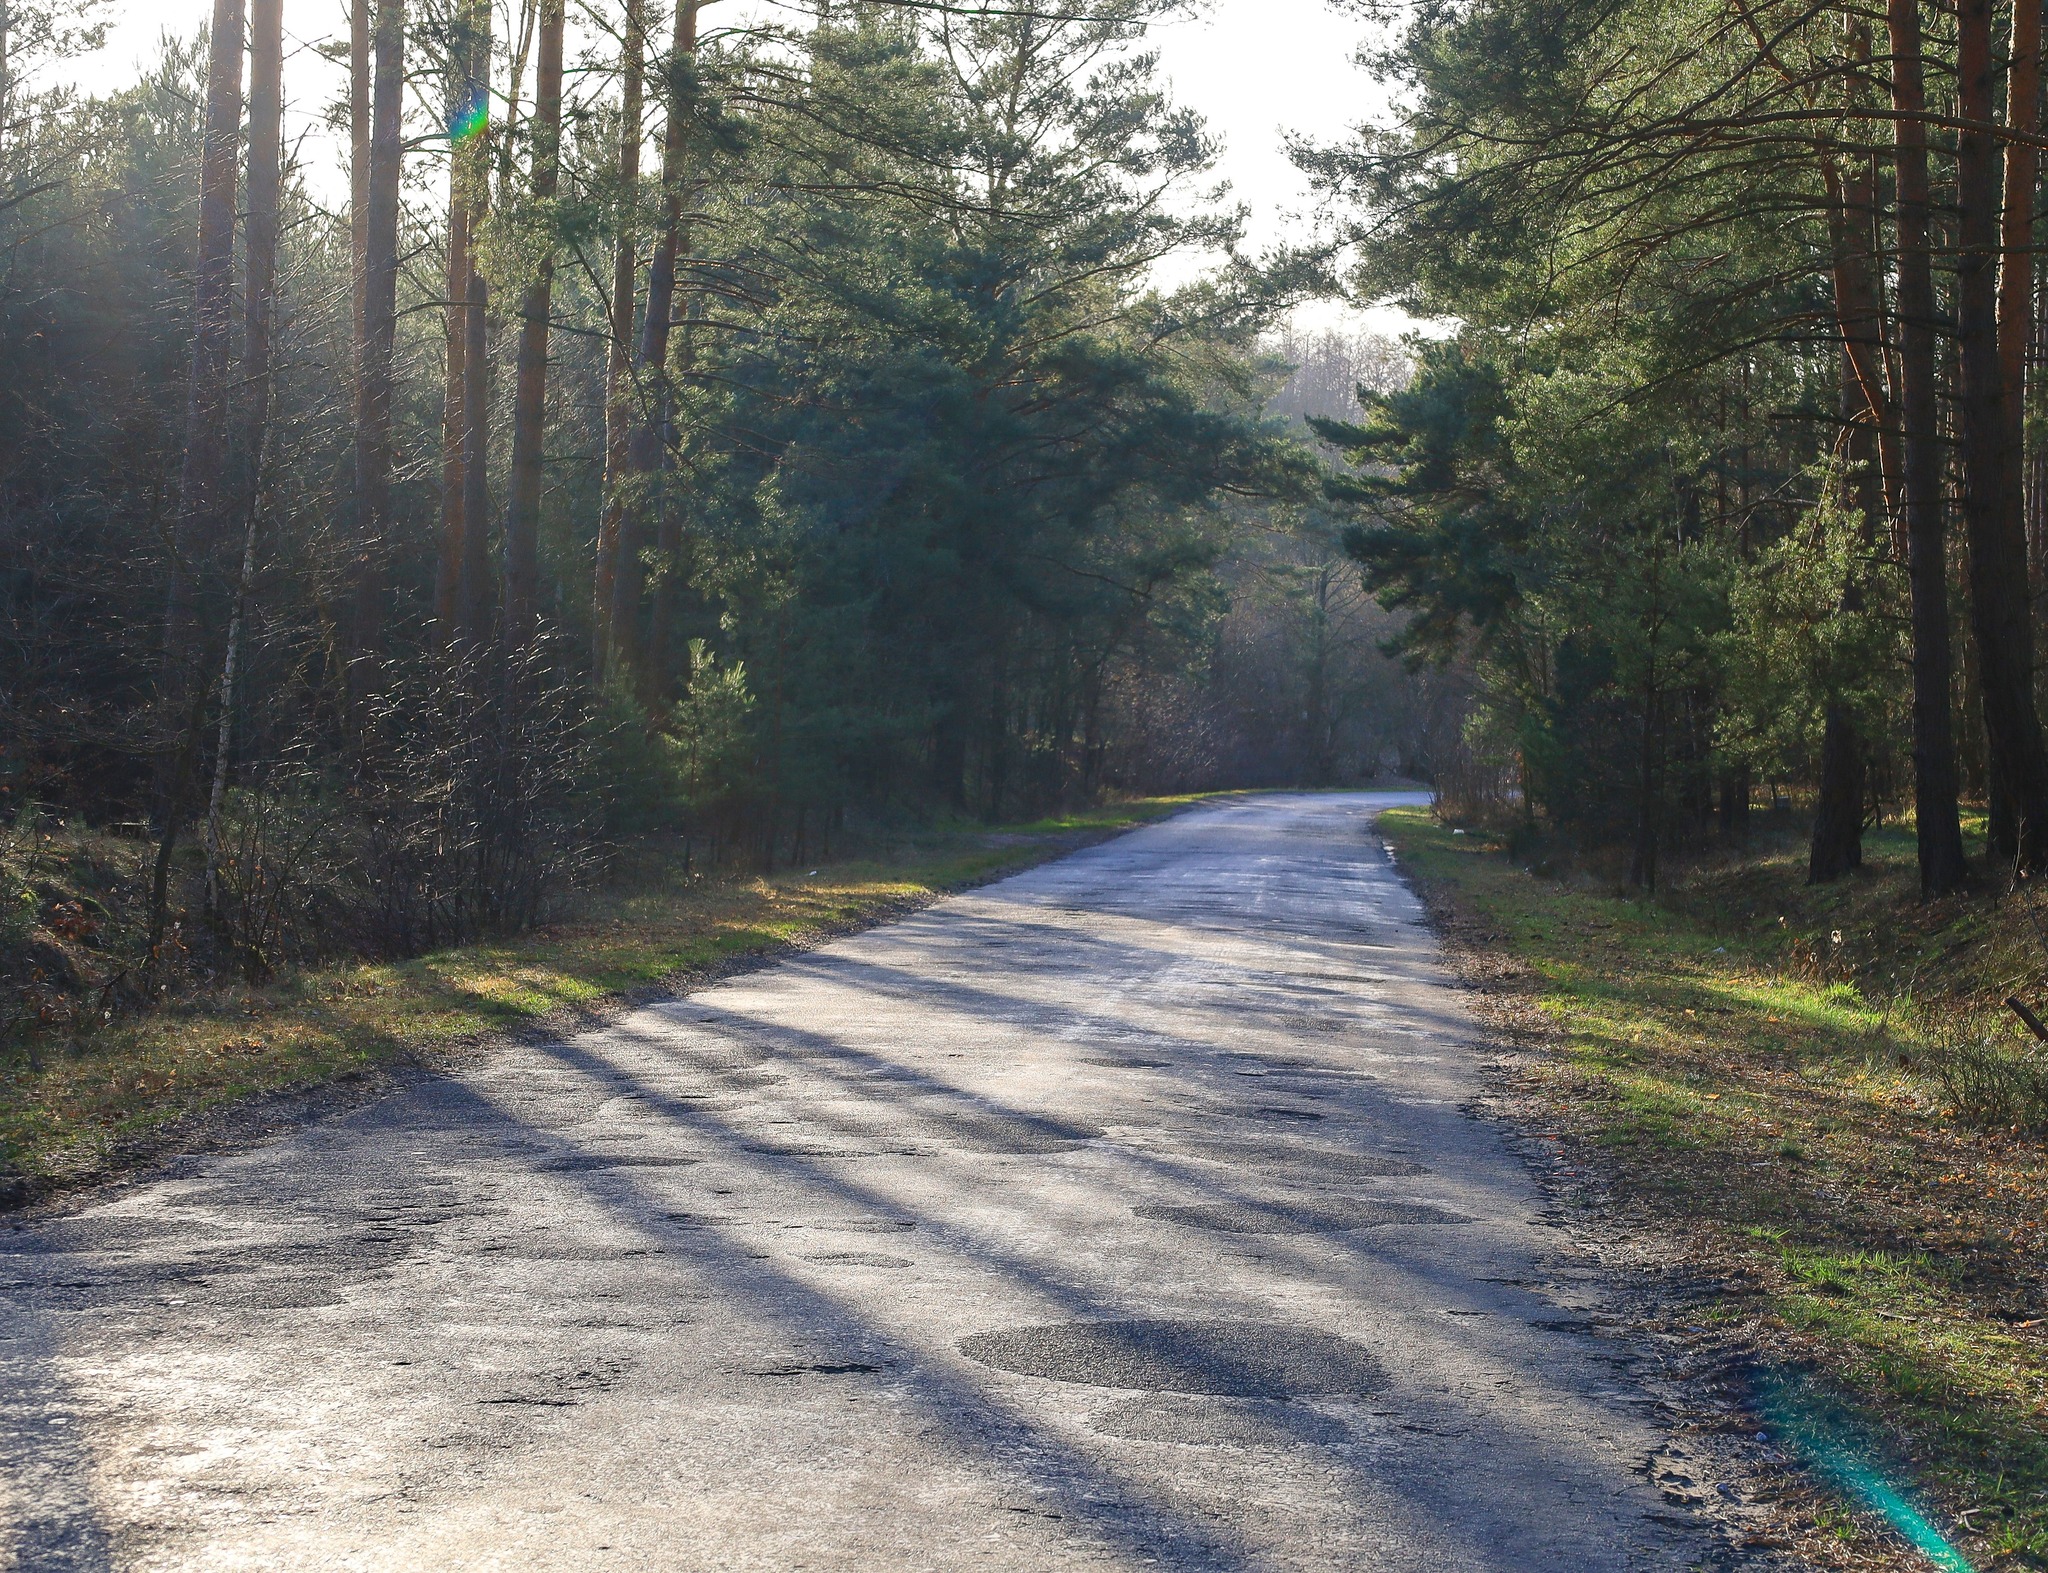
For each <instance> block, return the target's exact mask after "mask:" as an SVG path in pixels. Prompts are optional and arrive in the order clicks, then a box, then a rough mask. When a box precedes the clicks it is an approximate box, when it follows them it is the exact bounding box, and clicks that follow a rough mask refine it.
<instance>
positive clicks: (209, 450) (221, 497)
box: [149, 0, 243, 963]
mask: <svg viewBox="0 0 2048 1573" xmlns="http://www.w3.org/2000/svg"><path fill="white" fill-rule="evenodd" d="M242 28H243V11H242V0H214V7H213V26H212V32H211V35H210V45H211V47H210V52H209V56H208V60H207V69H206V130H205V140H204V142H203V143H202V144H201V148H200V163H199V238H198V245H197V247H196V251H195V255H194V260H193V269H192V272H193V286H192V366H191V375H190V379H189V381H188V383H187V385H186V398H185V457H184V463H183V464H182V466H181V467H180V473H179V486H178V517H177V528H176V532H175V535H174V537H173V550H172V554H171V574H170V587H169V598H168V599H169V607H168V611H167V613H166V616H165V623H164V686H163V698H164V700H165V708H166V710H167V712H168V715H167V719H169V720H170V721H171V722H172V724H173V726H174V727H175V728H176V730H175V732H174V733H173V735H174V736H175V737H176V739H177V748H176V752H175V754H174V755H173V757H172V759H171V760H170V761H169V762H168V768H167V769H166V771H165V773H164V776H163V778H162V782H161V801H160V805H159V810H158V833H157V849H156V863H155V872H154V875H153V878H152V880H151V886H150V913H149V945H150V951H151V961H152V963H154V961H155V960H156V951H157V947H158V945H159V944H160V943H161V942H162V939H163V936H164V932H165V925H166V923H167V921H168V915H169V911H170V869H171V859H172V856H173V854H174V853H175V852H176V850H177V846H178V836H179V832H180V831H181V830H182V829H183V827H184V820H185V809H186V798H187V795H188V794H189V792H190V790H191V787H192V783H193V778H194V774H195V772H196V770H197V768H198V764H199V752H200V748H201V746H202V745H203V742H204V738H205V719H206V700H207V697H208V696H209V695H210V694H211V693H212V690H213V685H212V684H211V683H210V682H208V681H206V680H205V678H204V676H203V674H204V672H205V670H206V658H205V651H204V648H203V641H202V640H201V639H200V638H199V637H198V630H197V627H196V608H195V602H196V600H197V596H198V593H199V591H200V590H201V589H202V588H203V587H204V585H205V582H206V580H207V578H208V577H209V576H210V575H211V573H212V571H213V570H214V569H215V568H216V567H217V566H218V564H217V558H218V555H219V549H220V541H221V535H222V533H223V526H224V525H225V522H226V509H227V437H228V430H229V408H228V404H229V400H228V351H229V340H230V337H231V334H232V324H233V321H234V282H235V277H234V275H235V192H236V188H237V186H238V185H239V181H238V180H237V178H236V170H235V154H236V152H237V150H238V148H239V146H240V142H241V131H242Z"/></svg>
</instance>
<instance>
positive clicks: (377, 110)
mask: <svg viewBox="0 0 2048 1573" xmlns="http://www.w3.org/2000/svg"><path fill="white" fill-rule="evenodd" d="M374 56H375V72H376V76H375V83H374V91H373V97H372V101H371V108H370V180H369V202H368V211H367V214H366V218H365V224H364V236H363V247H364V250H363V324H362V338H361V340H360V342H359V344H358V349H357V356H356V387H355V424H356V448H355V493H356V552H357V558H356V563H355V615H354V620H353V624H352V627H351V630H350V632H351V639H350V645H351V648H350V654H351V656H353V657H355V658H356V659H357V660H358V661H361V660H362V659H363V658H366V657H368V658H374V657H376V656H377V655H378V654H379V653H380V647H381V645H382V641H383V613H384V566H385V557H386V555H387V552H388V543H387V541H386V537H387V536H388V534H389V533H390V528H391V353H392V345H393V342H394V340H395V338H396V336H397V328H398V184H399V177H400V173H401V171H400V163H401V160H402V158H403V154H404V148H403V145H402V143H401V141H400V131H401V128H402V123H403V121H402V116H403V111H404V94H405V0H377V30H376V38H375V40H374ZM366 679H367V680H368V681H369V682H370V683H371V686H375V680H374V678H369V676H368V674H367V673H365V672H362V671H360V670H358V671H356V672H353V673H352V674H351V677H350V686H351V689H352V690H358V689H360V688H361V686H362V684H363V683H364V681H365V680H366Z"/></svg>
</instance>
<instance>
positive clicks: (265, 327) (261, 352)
mask: <svg viewBox="0 0 2048 1573" xmlns="http://www.w3.org/2000/svg"><path fill="white" fill-rule="evenodd" d="M249 23H250V26H249V217H248V221H247V228H246V229H245V231H244V247H245V252H244V255H245V257H246V259H247V275H248V278H247V283H246V286H245V288H244V290H243V294H242V386H243V389H244V390H245V391H244V395H243V396H244V398H245V399H246V400H247V401H248V402H247V405H246V407H245V409H244V412H243V418H242V463H243V475H242V509H243V519H242V564H241V571H240V573H239V574H238V575H237V576H236V579H235V599H234V607H233V610H232V611H231V612H230V613H229V617H228V643H227V653H226V654H225V655H224V656H223V657H222V659H221V670H220V724H219V726H218V728H217V730H216V733H215V737H214V748H213V786H212V789H211V790H210V791H209V792H208V793H207V797H206V907H207V911H208V912H209V913H212V914H218V912H219V910H220V817H221V810H222V807H223V806H224V805H225V803H226V801H227V791H228V760H229V758H230V757H231V755H232V754H233V752H234V741H235V730H234V727H235V673H236V669H237V667H238V666H239V665H240V663H241V658H242V638H243V632H244V629H245V627H246V626H247V610H248V602H249V582H250V580H251V579H252V578H253V577H254V575H255V571H256V524H257V498H258V496H259V495H260V493H261V489H262V484H263V447H264V442H265V440H266V438H267V436H268V434H269V429H270V335H271V319H272V315H273V310H274V305H275V301H276V298H277V224H278V193H279V187H280V185H281V183H282V179H283V158H284V123H283V115H284V84H283V77H284V0H255V3H254V5H253V6H252V7H251V10H250V16H249Z"/></svg>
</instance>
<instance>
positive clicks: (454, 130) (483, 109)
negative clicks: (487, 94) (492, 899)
mask: <svg viewBox="0 0 2048 1573" xmlns="http://www.w3.org/2000/svg"><path fill="white" fill-rule="evenodd" d="M490 123H491V110H490V104H489V102H488V101H487V100H486V99H485V98H484V96H483V94H481V93H479V94H477V95H476V97H475V98H473V99H471V100H470V102H469V103H468V104H466V105H465V106H463V107H462V108H460V109H457V110H455V111H454V112H453V113H452V114H451V115H449V117H448V140H449V141H451V142H467V141H468V140H469V139H470V138H471V137H473V136H476V135H477V134H479V133H480V132H481V131H482V130H483V129H484V128H485V127H486V126H488V125H489V124H490Z"/></svg>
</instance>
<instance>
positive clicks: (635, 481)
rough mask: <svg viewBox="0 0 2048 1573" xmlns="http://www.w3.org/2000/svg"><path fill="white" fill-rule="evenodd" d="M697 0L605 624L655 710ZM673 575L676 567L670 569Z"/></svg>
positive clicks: (684, 46) (684, 28)
mask: <svg viewBox="0 0 2048 1573" xmlns="http://www.w3.org/2000/svg"><path fill="white" fill-rule="evenodd" d="M697 9H698V0H677V4H676V15H675V36H674V38H673V40H672V41H671V45H670V53H669V60H668V70H667V72H666V73H665V75H666V78H667V81H668V88H669V92H668V106H667V120H666V123H665V124H664V125H663V127H662V133H661V191H662V212H661V230H660V232H659V233H658V234H657V235H656V236H655V241H654V256H653V258H652V259H651V261H650V262H649V264H648V269H647V315H646V317H645V318H644V319H642V321H641V325H640V347H639V355H638V357H637V358H638V362H639V374H640V381H639V391H640V396H641V408H640V420H639V422H638V423H637V424H636V425H635V426H634V427H633V430H632V433H631V436H630V438H629V439H628V442H627V446H626V466H625V478H624V484H623V485H622V488H621V490H622V492H623V493H624V501H625V504H626V506H625V508H624V509H623V511H622V512H621V514H620V518H619V545H618V553H617V558H616V566H615V570H614V576H613V583H612V610H611V616H610V619H609V626H610V628H611V637H612V648H613V651H614V653H615V659H616V660H618V661H619V662H620V663H621V664H622V665H625V666H628V667H630V668H633V669H635V671H636V675H637V679H638V681H637V685H636V686H637V687H638V689H639V692H640V696H641V699H642V701H643V702H644V703H647V704H649V705H657V704H659V703H660V702H661V701H662V700H663V699H665V698H666V697H667V696H666V693H665V692H664V689H665V685H666V684H667V681H668V663H669V649H668V645H669V638H668V633H669V630H668V621H667V617H666V603H667V600H668V599H669V597H670V596H671V595H672V593H673V591H674V585H673V584H668V585H665V586H664V589H663V598H662V602H661V603H658V604H657V606H656V610H655V628H654V630H653V638H652V639H651V641H650V646H649V648H648V649H647V650H646V651H645V652H642V650H641V649H640V641H639V629H640V602H641V598H642V595H643V593H644V590H645V584H646V575H645V573H644V571H643V570H642V566H641V553H642V552H643V551H644V550H645V549H646V544H647V518H648V513H649V511H650V509H659V517H660V519H661V520H662V524H661V527H660V536H659V537H658V538H657V542H656V550H657V553H658V555H660V557H661V560H662V561H663V563H664V564H670V562H671V549H672V545H674V544H677V543H673V542H671V540H670V539H669V537H671V536H675V537H677V538H678V542H679V537H680V529H679V526H677V525H675V524H674V522H673V521H674V518H675V511H674V509H673V507H671V506H670V505H669V504H668V502H667V501H666V500H665V499H662V498H658V497H656V496H654V495H652V493H654V491H655V488H654V487H653V486H651V485H650V484H649V482H650V479H651V478H652V477H653V476H654V475H655V474H656V473H658V472H659V471H660V469H661V467H662V463H663V460H664V458H665V456H666V454H667V452H668V427H669V419H670V415H671V412H672V411H673V409H674V397H673V391H672V390H671V388H670V386H669V379H668V355H669V330H670V326H671V323H672V321H673V319H674V316H675V302H676V258H677V256H678V255H679V254H680V252H681V248H682V243H683V197H684V190H683V186H684V175H685V173H686V165H687V163H688V160H689V151H690V138H689V128H690V113H691V105H690V103H689V101H688V97H687V93H688V89H689V83H690V77H689V66H690V63H691V61H692V60H693V58H694V57H695V55H696V53H697ZM669 571H670V573H671V575H673V572H674V569H673V567H672V566H671V567H670V570H669Z"/></svg>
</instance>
